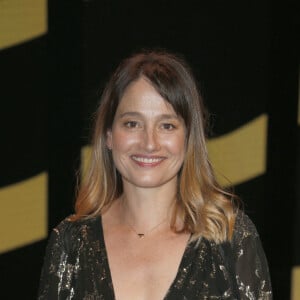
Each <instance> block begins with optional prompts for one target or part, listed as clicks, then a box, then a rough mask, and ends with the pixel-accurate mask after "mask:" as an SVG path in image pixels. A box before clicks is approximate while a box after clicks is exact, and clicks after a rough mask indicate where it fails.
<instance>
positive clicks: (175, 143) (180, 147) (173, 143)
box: [163, 136, 186, 154]
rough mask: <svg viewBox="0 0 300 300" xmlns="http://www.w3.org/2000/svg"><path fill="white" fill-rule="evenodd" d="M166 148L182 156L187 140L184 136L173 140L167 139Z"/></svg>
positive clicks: (165, 141)
mask: <svg viewBox="0 0 300 300" xmlns="http://www.w3.org/2000/svg"><path fill="white" fill-rule="evenodd" d="M163 143H164V145H165V147H167V148H168V149H169V150H170V151H172V152H173V153H175V154H182V153H184V152H185V148H186V146H185V138H184V136H176V137H174V138H172V139H165V140H164V141H163Z"/></svg>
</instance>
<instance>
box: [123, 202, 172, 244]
mask: <svg viewBox="0 0 300 300" xmlns="http://www.w3.org/2000/svg"><path fill="white" fill-rule="evenodd" d="M121 199H122V202H121V205H122V206H123V208H124V209H126V208H127V210H128V206H127V203H126V201H125V199H124V197H122V198H121ZM167 219H168V217H166V218H164V219H163V220H162V221H161V222H159V223H158V224H156V225H155V226H153V227H152V228H150V229H149V230H147V231H146V232H144V233H142V232H138V231H136V230H135V228H134V227H133V226H132V225H131V223H130V222H127V221H126V220H125V223H126V224H127V226H128V227H129V228H130V229H131V231H132V232H134V233H135V234H136V235H137V236H138V238H139V239H143V238H144V237H145V235H146V234H149V233H150V232H152V231H153V230H155V229H156V228H158V227H159V226H160V225H161V224H163V223H164V222H165V221H166V220H167Z"/></svg>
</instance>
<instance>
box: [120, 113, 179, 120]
mask: <svg viewBox="0 0 300 300" xmlns="http://www.w3.org/2000/svg"><path fill="white" fill-rule="evenodd" d="M141 116H143V114H141V113H139V112H135V111H127V112H124V113H122V114H120V118H124V117H141ZM158 119H159V120H165V119H180V117H179V116H178V115H176V114H161V115H159V116H158Z"/></svg>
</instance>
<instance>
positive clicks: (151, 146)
mask: <svg viewBox="0 0 300 300" xmlns="http://www.w3.org/2000/svg"><path fill="white" fill-rule="evenodd" d="M143 135H144V136H143V147H144V148H145V150H146V151H147V152H149V153H151V152H155V151H157V150H159V148H160V143H159V137H158V134H157V132H156V131H155V130H154V129H153V128H148V129H147V130H145V131H144V132H143Z"/></svg>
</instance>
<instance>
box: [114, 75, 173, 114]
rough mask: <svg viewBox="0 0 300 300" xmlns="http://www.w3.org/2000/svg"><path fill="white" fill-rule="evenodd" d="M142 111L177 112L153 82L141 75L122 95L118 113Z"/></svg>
mask: <svg viewBox="0 0 300 300" xmlns="http://www.w3.org/2000/svg"><path fill="white" fill-rule="evenodd" d="M129 111H130V112H140V113H145V114H146V113H148V114H149V113H151V112H152V114H166V113H168V114H173V115H175V116H176V113H175V111H174V109H173V107H172V105H171V104H170V103H168V102H167V101H166V100H165V99H164V98H163V97H162V96H161V95H160V94H159V93H158V92H157V91H156V89H155V88H154V87H153V86H152V85H151V83H150V82H149V81H148V80H147V79H145V78H143V77H141V78H139V79H138V80H137V81H134V82H132V83H131V84H130V85H129V86H128V87H127V88H126V89H125V92H124V94H123V96H122V97H121V100H120V103H119V105H118V108H117V112H116V115H120V114H123V113H125V112H129Z"/></svg>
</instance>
